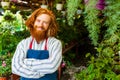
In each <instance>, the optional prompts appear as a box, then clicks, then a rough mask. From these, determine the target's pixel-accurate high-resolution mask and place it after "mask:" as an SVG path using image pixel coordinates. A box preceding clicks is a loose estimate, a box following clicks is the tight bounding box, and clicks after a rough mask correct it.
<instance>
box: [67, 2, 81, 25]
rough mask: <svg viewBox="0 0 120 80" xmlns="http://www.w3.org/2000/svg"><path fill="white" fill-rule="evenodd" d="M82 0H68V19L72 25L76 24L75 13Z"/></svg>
mask: <svg viewBox="0 0 120 80" xmlns="http://www.w3.org/2000/svg"><path fill="white" fill-rule="evenodd" d="M80 2H81V0H67V21H68V24H69V25H70V26H71V25H72V26H73V25H74V19H75V17H74V16H75V13H76V11H77V9H78V7H79V4H80Z"/></svg>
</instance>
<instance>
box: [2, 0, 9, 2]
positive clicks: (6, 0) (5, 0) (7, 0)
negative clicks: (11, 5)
mask: <svg viewBox="0 0 120 80" xmlns="http://www.w3.org/2000/svg"><path fill="white" fill-rule="evenodd" d="M2 1H4V2H9V1H10V0H2Z"/></svg>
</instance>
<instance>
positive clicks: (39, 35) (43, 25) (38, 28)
mask: <svg viewBox="0 0 120 80" xmlns="http://www.w3.org/2000/svg"><path fill="white" fill-rule="evenodd" d="M50 22H51V18H50V16H49V15H47V14H40V15H39V16H37V17H36V19H35V22H34V26H33V30H32V32H31V33H32V36H33V37H34V38H35V39H36V41H37V42H38V43H39V42H40V41H41V40H43V39H45V38H46V37H47V31H48V28H49V25H50Z"/></svg>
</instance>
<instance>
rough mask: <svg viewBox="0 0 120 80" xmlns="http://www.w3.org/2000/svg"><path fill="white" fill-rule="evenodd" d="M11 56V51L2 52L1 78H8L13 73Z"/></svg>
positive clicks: (0, 79) (0, 55)
mask: <svg viewBox="0 0 120 80" xmlns="http://www.w3.org/2000/svg"><path fill="white" fill-rule="evenodd" d="M11 58H12V55H11V54H10V53H4V52H0V80H7V79H9V78H10V75H11Z"/></svg>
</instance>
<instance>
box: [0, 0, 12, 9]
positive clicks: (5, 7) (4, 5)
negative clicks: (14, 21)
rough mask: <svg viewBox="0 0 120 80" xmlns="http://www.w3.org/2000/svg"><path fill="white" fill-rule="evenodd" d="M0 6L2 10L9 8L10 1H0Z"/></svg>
mask: <svg viewBox="0 0 120 80" xmlns="http://www.w3.org/2000/svg"><path fill="white" fill-rule="evenodd" d="M1 6H2V8H4V9H7V8H9V6H10V1H9V0H2V1H1Z"/></svg>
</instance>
